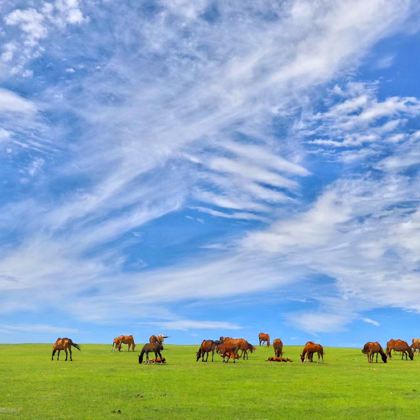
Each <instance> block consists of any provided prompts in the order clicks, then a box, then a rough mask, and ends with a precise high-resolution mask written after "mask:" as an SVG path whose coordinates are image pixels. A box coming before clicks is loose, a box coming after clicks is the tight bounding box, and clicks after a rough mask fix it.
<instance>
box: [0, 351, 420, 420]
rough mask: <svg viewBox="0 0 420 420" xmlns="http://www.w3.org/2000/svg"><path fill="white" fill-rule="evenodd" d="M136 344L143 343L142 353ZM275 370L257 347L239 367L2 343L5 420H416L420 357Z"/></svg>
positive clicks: (347, 359)
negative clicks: (67, 358) (56, 352)
mask: <svg viewBox="0 0 420 420" xmlns="http://www.w3.org/2000/svg"><path fill="white" fill-rule="evenodd" d="M139 347H140V346H139ZM285 349H286V353H287V354H286V356H287V357H290V358H291V359H292V360H293V361H294V362H293V363H269V362H266V361H265V359H266V358H267V357H268V356H271V355H272V350H271V349H267V348H263V347H260V348H258V349H257V351H256V352H255V353H254V354H253V355H251V356H250V359H249V360H248V361H240V362H238V363H236V364H232V363H229V364H223V363H222V362H221V361H220V357H219V356H218V357H217V359H216V360H217V362H214V363H211V362H209V363H207V364H206V363H201V362H198V363H196V362H195V351H196V346H194V347H192V346H171V345H167V346H165V351H164V355H165V357H166V358H167V361H168V363H167V365H165V366H160V365H141V366H140V365H139V364H138V362H137V357H138V352H137V351H136V352H135V353H127V352H126V351H125V352H121V353H112V352H111V346H109V345H82V351H81V352H78V351H77V350H75V351H74V352H73V359H74V361H73V362H64V357H63V355H62V357H63V361H61V360H60V361H59V362H57V361H54V362H52V361H51V360H50V353H51V346H50V345H30V344H28V345H0V379H1V380H0V418H28V419H29V418H30V419H46V418H73V419H76V418H77V419H94V418H124V419H127V418H128V419H129V418H161V416H165V417H167V416H170V418H171V419H178V418H179V419H185V418H202V419H206V418H209V419H210V418H216V419H225V418H229V419H271V418H292V419H294V418H301V419H304V418H311V419H316V418H319V419H321V418H322V419H325V418H331V417H336V418H352V419H354V418H364V419H366V418H369V419H384V418H389V419H391V418H392V419H402V418H405V419H407V418H420V358H419V357H417V358H416V359H415V360H414V361H401V360H400V358H399V356H396V357H394V358H393V359H392V361H391V362H389V363H387V364H383V363H378V364H376V363H374V364H368V363H367V361H366V357H365V356H364V355H362V354H361V352H360V350H358V349H342V348H340V349H338V348H326V350H325V351H326V353H325V363H323V364H322V363H320V364H318V363H313V364H309V363H305V364H302V363H301V362H300V360H298V355H299V351H300V348H298V347H287V346H286V347H285Z"/></svg>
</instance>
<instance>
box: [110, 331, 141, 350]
mask: <svg viewBox="0 0 420 420" xmlns="http://www.w3.org/2000/svg"><path fill="white" fill-rule="evenodd" d="M123 344H127V345H128V351H130V349H131V350H132V351H134V349H135V348H136V343H135V342H134V337H133V336H132V335H120V336H119V337H116V338H114V342H113V343H112V349H113V350H114V348H115V349H116V350H118V351H121V346H122V345H123Z"/></svg>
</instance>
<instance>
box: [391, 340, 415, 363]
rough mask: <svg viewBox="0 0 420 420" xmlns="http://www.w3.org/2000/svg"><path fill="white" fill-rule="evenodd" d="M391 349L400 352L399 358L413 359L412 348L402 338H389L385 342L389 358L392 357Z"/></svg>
mask: <svg viewBox="0 0 420 420" xmlns="http://www.w3.org/2000/svg"><path fill="white" fill-rule="evenodd" d="M392 350H394V351H399V352H401V360H403V359H404V356H405V359H406V360H408V358H410V360H413V358H414V353H413V349H412V348H411V347H410V346H409V345H408V343H407V341H404V340H399V339H398V340H394V339H392V338H391V340H389V341H388V343H386V354H387V356H388V357H389V358H390V359H391V358H392V355H391V353H392Z"/></svg>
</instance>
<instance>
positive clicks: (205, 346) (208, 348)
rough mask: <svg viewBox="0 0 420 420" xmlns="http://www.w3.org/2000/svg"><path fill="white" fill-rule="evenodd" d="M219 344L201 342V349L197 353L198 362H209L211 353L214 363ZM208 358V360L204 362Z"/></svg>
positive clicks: (211, 341)
mask: <svg viewBox="0 0 420 420" xmlns="http://www.w3.org/2000/svg"><path fill="white" fill-rule="evenodd" d="M216 347H217V342H216V341H213V340H203V341H202V342H201V345H200V348H199V349H198V352H197V360H196V361H197V362H198V361H199V360H200V358H201V361H202V362H207V361H208V360H209V353H211V361H212V362H214V352H215V351H216ZM204 356H206V360H204Z"/></svg>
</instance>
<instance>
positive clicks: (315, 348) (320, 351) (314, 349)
mask: <svg viewBox="0 0 420 420" xmlns="http://www.w3.org/2000/svg"><path fill="white" fill-rule="evenodd" d="M314 353H316V354H317V355H318V363H319V360H320V359H321V360H322V361H324V348H323V347H322V346H321V344H317V343H314V342H313V341H308V342H307V343H306V344H305V347H304V348H303V352H302V354H301V355H300V360H301V361H302V363H303V362H304V361H305V358H306V360H308V361H309V362H311V363H312V362H313V361H314Z"/></svg>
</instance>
